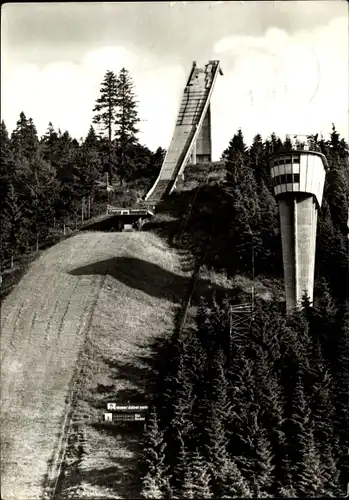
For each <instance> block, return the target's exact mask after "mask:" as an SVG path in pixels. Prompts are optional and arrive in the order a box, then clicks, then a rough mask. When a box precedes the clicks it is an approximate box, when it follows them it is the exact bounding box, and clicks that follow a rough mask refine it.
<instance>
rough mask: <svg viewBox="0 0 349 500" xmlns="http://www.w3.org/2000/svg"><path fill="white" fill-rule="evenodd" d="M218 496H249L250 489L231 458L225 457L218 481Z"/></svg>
mask: <svg viewBox="0 0 349 500" xmlns="http://www.w3.org/2000/svg"><path fill="white" fill-rule="evenodd" d="M218 491H219V498H236V497H240V498H241V497H243V498H244V497H250V496H251V490H250V488H249V486H248V483H247V481H246V479H245V478H244V477H243V476H242V475H241V472H240V471H239V469H238V467H237V465H236V463H235V462H234V460H233V459H227V460H226V462H225V463H224V466H223V468H222V471H221V476H220V481H219V483H218Z"/></svg>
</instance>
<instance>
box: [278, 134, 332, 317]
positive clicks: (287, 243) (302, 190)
mask: <svg viewBox="0 0 349 500" xmlns="http://www.w3.org/2000/svg"><path fill="white" fill-rule="evenodd" d="M305 137H306V136H293V139H292V140H290V147H288V149H287V150H286V149H283V148H281V149H280V150H278V151H277V152H276V153H275V154H272V155H271V156H270V157H269V166H270V169H271V177H272V181H273V187H274V195H275V197H276V199H277V201H278V206H279V215H280V226H281V242H282V257H283V265H284V281H285V295H286V309H287V310H291V309H293V308H294V307H296V306H297V305H299V303H300V301H301V299H302V297H303V295H304V293H305V292H306V293H307V295H308V296H309V298H310V300H311V301H312V300H313V288H314V269H315V244H316V224H317V214H318V210H319V208H320V207H321V203H322V195H323V189H324V183H325V175H326V169H327V168H328V164H327V160H326V157H325V156H324V155H323V154H322V153H321V152H320V148H319V146H318V145H317V144H316V143H315V142H314V141H312V140H309V139H308V138H306V141H304V138H305ZM302 139H303V142H302Z"/></svg>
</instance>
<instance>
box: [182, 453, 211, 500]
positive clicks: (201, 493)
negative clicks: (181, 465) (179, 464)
mask: <svg viewBox="0 0 349 500" xmlns="http://www.w3.org/2000/svg"><path fill="white" fill-rule="evenodd" d="M210 497H211V489H210V475H209V473H208V469H207V465H206V464H205V461H204V459H203V457H202V455H201V454H200V453H199V451H198V450H197V449H196V450H195V451H194V452H193V453H190V454H188V456H187V464H186V470H185V474H184V481H183V485H182V486H181V487H180V488H179V498H210Z"/></svg>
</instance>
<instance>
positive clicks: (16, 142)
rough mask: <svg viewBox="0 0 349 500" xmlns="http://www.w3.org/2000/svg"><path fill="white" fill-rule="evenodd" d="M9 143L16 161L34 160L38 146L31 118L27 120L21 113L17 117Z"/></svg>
mask: <svg viewBox="0 0 349 500" xmlns="http://www.w3.org/2000/svg"><path fill="white" fill-rule="evenodd" d="M11 143H12V147H13V149H14V153H15V158H16V159H24V158H25V159H27V160H32V159H34V158H36V156H37V152H38V146H39V140H38V136H37V131H36V127H35V125H34V123H33V120H32V119H31V118H29V119H27V118H26V116H25V114H24V113H23V111H22V112H21V114H20V116H19V120H18V121H17V125H16V128H15V130H14V131H13V132H12V135H11Z"/></svg>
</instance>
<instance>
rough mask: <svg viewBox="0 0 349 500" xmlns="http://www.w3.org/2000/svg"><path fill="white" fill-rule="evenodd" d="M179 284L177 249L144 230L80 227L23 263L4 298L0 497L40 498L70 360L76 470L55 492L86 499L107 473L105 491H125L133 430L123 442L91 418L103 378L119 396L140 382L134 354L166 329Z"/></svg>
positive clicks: (101, 487) (98, 491) (100, 489)
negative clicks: (73, 384)
mask: <svg viewBox="0 0 349 500" xmlns="http://www.w3.org/2000/svg"><path fill="white" fill-rule="evenodd" d="M187 282H188V279H187V277H185V276H184V275H183V273H182V272H181V266H180V257H179V256H178V254H176V253H174V252H173V251H171V250H170V249H169V248H168V247H167V245H166V244H165V243H164V242H163V241H161V240H160V239H159V238H158V237H156V236H155V235H152V234H149V233H84V234H79V235H77V236H74V237H73V238H71V239H69V240H66V241H64V242H61V243H60V244H58V245H56V246H54V247H52V248H51V249H49V250H48V251H47V252H45V253H44V254H43V255H42V256H41V257H40V258H39V259H38V260H37V261H36V262H34V263H33V264H32V265H31V267H30V269H29V271H28V273H27V274H26V275H25V276H24V277H23V279H22V280H21V282H20V283H19V285H18V286H17V287H16V289H15V290H14V291H13V292H12V293H11V294H10V295H9V296H8V297H7V298H6V299H5V301H4V303H3V305H2V317H1V322H2V325H1V326H2V367H1V368H2V394H1V396H2V422H1V424H2V485H1V490H2V498H4V499H5V500H7V499H10V498H16V499H17V500H21V499H22V498H23V499H33V498H39V497H40V496H41V494H42V483H43V480H44V477H45V474H46V471H47V463H48V461H49V460H50V458H51V457H52V453H53V451H54V448H55V446H56V443H57V436H58V435H59V432H60V429H61V427H62V417H63V415H64V412H65V409H66V408H65V407H66V402H65V400H66V396H67V393H68V390H69V384H70V382H71V379H72V376H73V374H74V370H75V367H76V365H78V367H79V372H80V375H79V376H78V386H77V388H76V398H75V399H76V411H75V414H74V417H73V418H74V419H75V420H78V421H79V422H80V424H78V425H74V426H73V427H72V432H73V433H76V436H75V435H74V441H75V445H74V447H71V446H68V451H69V453H68V458H67V460H68V462H69V460H70V465H71V466H72V469H71V470H72V471H74V473H76V472H79V475H78V476H75V483H76V484H75V483H74V481H73V484H72V481H69V472H68V471H67V475H66V478H67V480H66V484H62V485H61V488H62V494H63V495H64V491H65V492H66V493H68V492H71V493H72V496H75V493H73V492H74V491H75V492H76V493H77V490H78V489H79V488H80V489H81V487H82V490H83V491H85V492H86V495H87V497H92V496H96V495H97V496H105V495H106V494H108V491H111V490H108V488H106V486H105V482H104V480H103V479H102V480H101V477H102V478H103V477H104V476H105V475H106V474H107V473H108V481H109V482H110V481H112V478H114V481H112V482H113V484H112V486H113V495H112V498H123V497H125V495H126V496H131V497H132V488H133V486H132V484H133V483H132V481H133V480H134V479H132V480H131V482H130V484H129V483H128V482H127V480H126V477H127V472H128V471H129V470H130V472H132V469H134V467H135V463H136V461H137V453H136V452H137V450H138V448H137V446H139V444H137V442H138V441H137V435H136V436H133V437H132V439H130V440H129V442H128V443H126V444H125V443H124V439H123V438H122V437H121V436H120V435H114V434H113V435H112V436H108V435H107V434H106V431H105V430H102V429H99V428H98V426H95V425H92V424H91V423H93V422H95V421H96V420H98V418H99V417H100V415H101V414H102V409H101V408H96V406H98V405H99V404H100V403H99V400H101V399H102V400H103V398H104V397H105V395H106V394H104V393H103V391H104V389H103V387H102V386H103V385H104V386H106V385H113V390H115V391H116V392H117V393H119V395H120V396H122V393H123V391H125V390H129V389H132V388H134V387H137V386H138V385H139V382H138V379H139V378H140V379H142V375H141V372H140V368H141V366H140V365H137V362H136V357H137V355H138V354H140V353H145V351H146V347H142V346H144V345H145V344H147V342H148V343H149V342H150V340H151V338H152V337H153V336H156V335H157V334H161V333H163V332H164V331H165V330H166V329H168V328H170V327H171V325H172V319H173V313H174V309H175V304H176V303H178V301H179V299H180V297H181V296H182V295H183V293H185V289H186V284H187ZM78 359H79V362H78V364H77V361H78ZM143 380H144V378H143ZM138 390H141V391H142V390H143V391H146V387H139V388H138ZM124 395H126V394H125V393H124ZM82 421H83V423H81V422H82ZM76 437H78V439H75V438H76ZM81 440H82V441H83V444H84V446H80V445H79V443H80V442H81ZM74 450H75V451H74ZM75 452H76V453H75ZM76 457H78V461H76ZM134 457H135V458H134ZM77 462H78V463H77ZM119 470H121V471H122V475H123V480H122V483H121V484H120V481H121V479H120V478H119V477H118V474H119ZM119 484H120V486H118V485H119ZM118 488H119V489H120V493H119V492H118ZM81 493H82V491H81ZM82 496H85V495H82Z"/></svg>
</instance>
